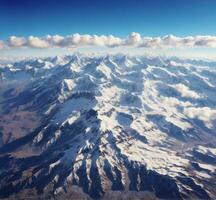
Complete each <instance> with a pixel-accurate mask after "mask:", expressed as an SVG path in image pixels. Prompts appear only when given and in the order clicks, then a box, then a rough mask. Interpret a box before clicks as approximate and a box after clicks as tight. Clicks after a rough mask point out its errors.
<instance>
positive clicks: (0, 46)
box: [0, 40, 4, 49]
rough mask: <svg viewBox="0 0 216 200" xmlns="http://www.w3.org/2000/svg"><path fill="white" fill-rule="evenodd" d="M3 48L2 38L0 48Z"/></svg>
mask: <svg viewBox="0 0 216 200" xmlns="http://www.w3.org/2000/svg"><path fill="white" fill-rule="evenodd" d="M3 48H4V42H3V41H2V40H0V49H3Z"/></svg>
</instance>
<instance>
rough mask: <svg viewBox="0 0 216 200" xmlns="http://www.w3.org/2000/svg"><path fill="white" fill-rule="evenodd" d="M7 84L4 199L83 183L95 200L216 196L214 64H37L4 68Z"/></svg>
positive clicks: (103, 60)
mask: <svg viewBox="0 0 216 200" xmlns="http://www.w3.org/2000/svg"><path fill="white" fill-rule="evenodd" d="M0 85H1V86H0V88H1V90H0V91H1V92H0V102H1V103H0V133H1V134H0V156H1V157H0V163H1V165H0V197H2V198H3V197H8V196H10V195H13V194H14V193H18V194H22V193H23V191H24V190H30V191H33V190H34V191H35V193H36V194H37V195H41V194H46V195H48V194H49V195H51V196H58V195H61V194H65V193H68V192H69V191H70V188H71V187H72V186H73V185H77V186H78V187H80V188H81V189H82V190H83V192H84V193H86V194H88V195H90V197H92V198H98V197H102V196H104V195H105V194H106V193H107V192H109V191H110V190H113V191H114V190H120V191H150V192H151V193H152V194H154V195H156V196H157V197H158V198H170V199H184V198H196V199H197V198H200V199H210V198H212V199H214V198H216V191H215V187H216V184H215V183H216V171H215V170H216V167H215V166H216V152H215V149H216V145H215V144H216V135H215V134H216V131H215V128H216V66H214V65H213V64H212V63H211V62H209V63H208V62H202V61H200V62H198V61H196V62H195V61H193V60H181V59H169V60H168V59H163V58H147V57H128V56H107V57H86V56H81V55H79V56H77V55H74V56H64V57H55V58H45V59H32V60H23V61H19V62H17V63H13V64H5V65H2V66H1V68H0ZM29 116H31V117H29Z"/></svg>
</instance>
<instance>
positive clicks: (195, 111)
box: [183, 107, 216, 128]
mask: <svg viewBox="0 0 216 200" xmlns="http://www.w3.org/2000/svg"><path fill="white" fill-rule="evenodd" d="M183 112H184V114H185V115H187V116H188V117H189V118H196V119H199V120H202V121H203V122H204V123H205V125H206V126H207V127H209V128H212V127H213V124H212V122H213V121H215V120H216V110H214V109H211V108H209V107H187V108H184V111H183Z"/></svg>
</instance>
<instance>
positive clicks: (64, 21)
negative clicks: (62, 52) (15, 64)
mask: <svg viewBox="0 0 216 200" xmlns="http://www.w3.org/2000/svg"><path fill="white" fill-rule="evenodd" d="M215 22H216V1H215V0H130V1H129V0H106V1H105V0H77V1H75V0H0V27H1V31H0V40H3V41H6V40H7V39H8V38H9V37H10V36H12V35H15V36H17V37H28V36H30V35H33V36H36V37H43V36H45V35H47V34H50V35H55V34H58V35H62V36H66V35H70V34H74V33H79V34H90V35H93V34H97V35H101V34H104V35H109V34H112V35H114V36H117V37H127V35H128V34H130V33H131V32H138V33H140V34H141V35H142V36H151V37H156V36H164V35H169V34H172V35H175V36H179V37H186V36H196V35H215V33H216V26H215ZM1 51H2V50H1ZM19 51H20V50H19ZM7 52H8V50H7V51H6V53H5V51H4V52H3V53H4V54H7ZM11 52H12V51H11ZM13 52H16V51H13Z"/></svg>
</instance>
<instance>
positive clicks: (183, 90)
mask: <svg viewBox="0 0 216 200" xmlns="http://www.w3.org/2000/svg"><path fill="white" fill-rule="evenodd" d="M173 87H174V88H175V89H176V90H177V91H178V92H179V93H180V94H181V96H182V97H189V98H193V99H199V98H201V96H200V94H198V93H196V92H195V91H193V90H191V89H190V88H188V87H187V86H186V85H184V84H182V83H179V84H176V85H174V86H173Z"/></svg>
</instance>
